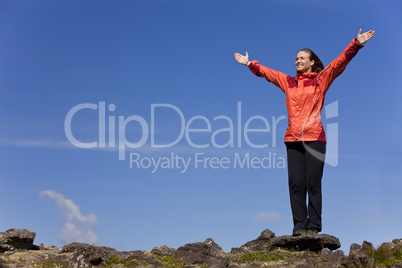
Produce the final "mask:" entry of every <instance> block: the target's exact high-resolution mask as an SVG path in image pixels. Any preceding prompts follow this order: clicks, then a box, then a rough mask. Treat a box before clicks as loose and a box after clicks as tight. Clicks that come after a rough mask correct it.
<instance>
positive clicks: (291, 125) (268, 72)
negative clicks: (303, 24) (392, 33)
mask: <svg viewBox="0 0 402 268" xmlns="http://www.w3.org/2000/svg"><path fill="white" fill-rule="evenodd" d="M362 47H363V45H359V44H357V41H356V38H354V39H353V40H352V42H350V44H349V45H348V46H347V47H346V49H345V50H344V51H343V52H342V53H341V55H339V56H338V57H337V58H336V59H335V60H334V61H332V62H331V63H330V64H329V65H328V66H327V67H325V68H324V70H322V71H321V72H320V73H300V72H297V75H296V77H291V76H289V75H286V74H283V73H281V72H278V71H275V70H273V69H270V68H268V67H265V66H263V65H260V64H258V61H256V60H253V61H252V62H251V63H250V65H249V66H248V67H249V68H250V70H251V71H252V72H253V73H254V74H255V75H257V76H259V77H265V79H266V80H267V81H268V82H271V83H273V84H274V85H276V86H277V87H279V88H280V89H282V91H283V92H284V93H285V94H286V106H287V109H288V116H289V121H288V128H287V130H286V133H285V142H295V141H324V142H326V140H325V132H324V128H323V126H322V124H321V110H322V107H323V104H324V99H325V94H326V93H327V91H328V89H329V87H330V85H331V84H332V82H333V81H334V80H335V78H337V77H338V76H339V75H340V74H341V73H342V72H343V71H344V70H345V68H346V65H348V63H349V62H350V61H351V60H352V58H353V57H354V56H355V55H356V54H357V52H358V51H359V49H360V48H362Z"/></svg>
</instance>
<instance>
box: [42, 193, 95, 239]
mask: <svg viewBox="0 0 402 268" xmlns="http://www.w3.org/2000/svg"><path fill="white" fill-rule="evenodd" d="M40 195H41V196H48V197H50V198H51V199H53V200H54V201H55V202H56V205H57V206H58V207H59V208H60V209H61V211H62V213H63V215H64V216H65V219H64V223H63V230H62V232H61V235H60V240H61V242H63V243H65V244H69V243H72V242H81V243H90V244H93V243H96V242H98V240H99V239H98V236H97V235H96V234H95V233H94V231H93V229H94V225H95V223H96V222H97V218H96V216H95V215H94V214H89V215H88V216H85V215H82V214H81V211H80V208H79V207H78V206H77V205H76V204H75V203H74V202H73V201H72V200H71V199H66V198H65V197H64V196H63V195H61V194H59V193H57V192H55V191H52V190H45V191H42V192H40Z"/></svg>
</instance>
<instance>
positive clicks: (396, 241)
mask: <svg viewBox="0 0 402 268" xmlns="http://www.w3.org/2000/svg"><path fill="white" fill-rule="evenodd" d="M392 243H394V244H397V245H402V238H398V239H393V240H392Z"/></svg>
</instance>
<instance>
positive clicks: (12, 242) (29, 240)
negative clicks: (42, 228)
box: [0, 229, 36, 252]
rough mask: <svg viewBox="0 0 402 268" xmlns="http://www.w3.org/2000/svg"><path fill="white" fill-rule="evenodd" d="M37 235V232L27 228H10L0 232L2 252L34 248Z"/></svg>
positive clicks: (0, 249) (0, 250) (0, 248)
mask: <svg viewBox="0 0 402 268" xmlns="http://www.w3.org/2000/svg"><path fill="white" fill-rule="evenodd" d="M35 236H36V233H34V232H30V231H28V230H26V229H9V230H7V231H5V232H4V233H0V252H6V251H14V250H17V249H24V250H30V249H34V248H35V247H34V244H33V241H34V239H35Z"/></svg>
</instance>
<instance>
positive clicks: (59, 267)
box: [34, 258, 69, 268]
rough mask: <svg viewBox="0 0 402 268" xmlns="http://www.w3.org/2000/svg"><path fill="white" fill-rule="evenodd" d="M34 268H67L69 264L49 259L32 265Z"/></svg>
mask: <svg viewBox="0 0 402 268" xmlns="http://www.w3.org/2000/svg"><path fill="white" fill-rule="evenodd" d="M34 267H35V268H68V267H69V263H68V262H67V261H60V260H54V259H53V258H49V259H47V260H45V261H44V262H42V263H39V264H34Z"/></svg>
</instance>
